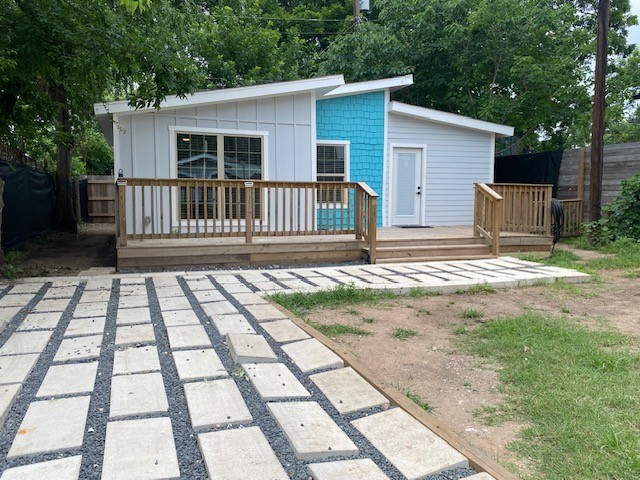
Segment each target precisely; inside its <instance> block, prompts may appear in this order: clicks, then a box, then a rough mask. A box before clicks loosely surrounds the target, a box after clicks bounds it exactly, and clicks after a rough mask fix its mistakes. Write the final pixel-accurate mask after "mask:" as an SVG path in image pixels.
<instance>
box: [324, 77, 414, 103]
mask: <svg viewBox="0 0 640 480" xmlns="http://www.w3.org/2000/svg"><path fill="white" fill-rule="evenodd" d="M409 85H413V75H403V76H401V77H393V78H383V79H381V80H370V81H368V82H357V83H347V84H345V85H341V86H339V87H336V88H334V89H333V90H331V91H329V92H327V93H325V94H324V95H323V98H335V97H342V96H345V95H357V94H360V93H369V92H378V91H380V90H386V89H389V90H390V91H393V90H398V89H399V88H403V87H408V86H409Z"/></svg>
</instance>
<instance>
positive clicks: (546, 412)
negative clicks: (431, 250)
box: [457, 313, 640, 480]
mask: <svg viewBox="0 0 640 480" xmlns="http://www.w3.org/2000/svg"><path fill="white" fill-rule="evenodd" d="M457 342H459V344H460V345H461V346H462V348H463V349H464V351H466V352H467V353H471V354H476V355H479V356H481V357H485V358H488V359H491V361H492V362H497V363H499V364H500V365H501V368H500V370H499V374H500V380H501V382H502V383H503V387H504V391H505V393H506V394H507V400H506V403H505V404H504V405H499V406H497V407H495V409H494V410H493V411H492V412H481V413H483V414H484V416H487V417H488V418H489V419H490V420H491V421H492V422H496V421H499V420H500V419H501V418H502V419H509V417H511V418H513V419H516V420H518V421H520V422H522V423H523V424H524V425H525V427H524V429H523V430H522V432H521V434H520V438H519V440H517V441H516V442H515V444H514V445H513V447H514V448H515V449H516V451H517V452H518V454H520V455H522V456H523V457H527V458H530V459H532V461H533V465H532V466H533V468H534V469H535V470H537V471H536V472H535V473H536V474H535V475H533V474H532V476H535V478H545V479H548V480H555V479H560V478H567V479H568V478H585V479H619V480H622V479H630V478H640V436H638V425H640V395H638V392H640V353H638V347H639V346H640V341H639V340H638V339H637V338H635V337H630V336H625V335H622V334H620V333H618V332H613V331H592V330H589V329H587V328H585V327H582V326H579V325H578V324H576V323H572V322H569V321H567V320H566V319H562V318H556V317H551V316H544V315H540V314H535V313H526V314H523V315H520V316H517V317H509V318H503V319H498V320H493V321H491V322H487V323H485V324H483V325H481V326H479V327H478V328H477V329H473V330H471V331H467V332H465V333H464V334H461V335H460V336H459V337H458V340H457Z"/></svg>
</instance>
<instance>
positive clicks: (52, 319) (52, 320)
mask: <svg viewBox="0 0 640 480" xmlns="http://www.w3.org/2000/svg"><path fill="white" fill-rule="evenodd" d="M60 318H62V312H57V313H30V314H28V315H27V316H26V317H25V318H24V320H23V321H22V323H21V324H20V326H19V327H18V331H23V330H53V329H54V328H56V326H57V325H58V322H59V321H60Z"/></svg>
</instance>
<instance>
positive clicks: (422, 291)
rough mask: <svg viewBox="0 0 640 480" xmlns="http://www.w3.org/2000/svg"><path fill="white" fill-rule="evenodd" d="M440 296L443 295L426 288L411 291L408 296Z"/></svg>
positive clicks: (416, 288) (415, 288)
mask: <svg viewBox="0 0 640 480" xmlns="http://www.w3.org/2000/svg"><path fill="white" fill-rule="evenodd" d="M438 295H441V293H440V292H438V291H436V290H430V289H428V288H424V287H414V288H412V289H411V290H409V294H408V296H409V297H410V298H422V297H437V296H438Z"/></svg>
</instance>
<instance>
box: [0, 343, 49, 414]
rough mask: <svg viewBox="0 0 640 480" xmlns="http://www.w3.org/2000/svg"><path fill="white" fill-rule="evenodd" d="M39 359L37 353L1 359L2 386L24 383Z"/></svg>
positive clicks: (0, 381) (0, 376) (0, 378)
mask: <svg viewBox="0 0 640 480" xmlns="http://www.w3.org/2000/svg"><path fill="white" fill-rule="evenodd" d="M39 357H40V355H38V354H37V353H31V354H26V355H10V356H7V357H0V385H8V384H10V383H24V381H25V380H26V379H27V377H28V376H29V374H30V373H31V370H33V367H35V365H36V362H37V361H38V358H39ZM0 423H1V422H0Z"/></svg>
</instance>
